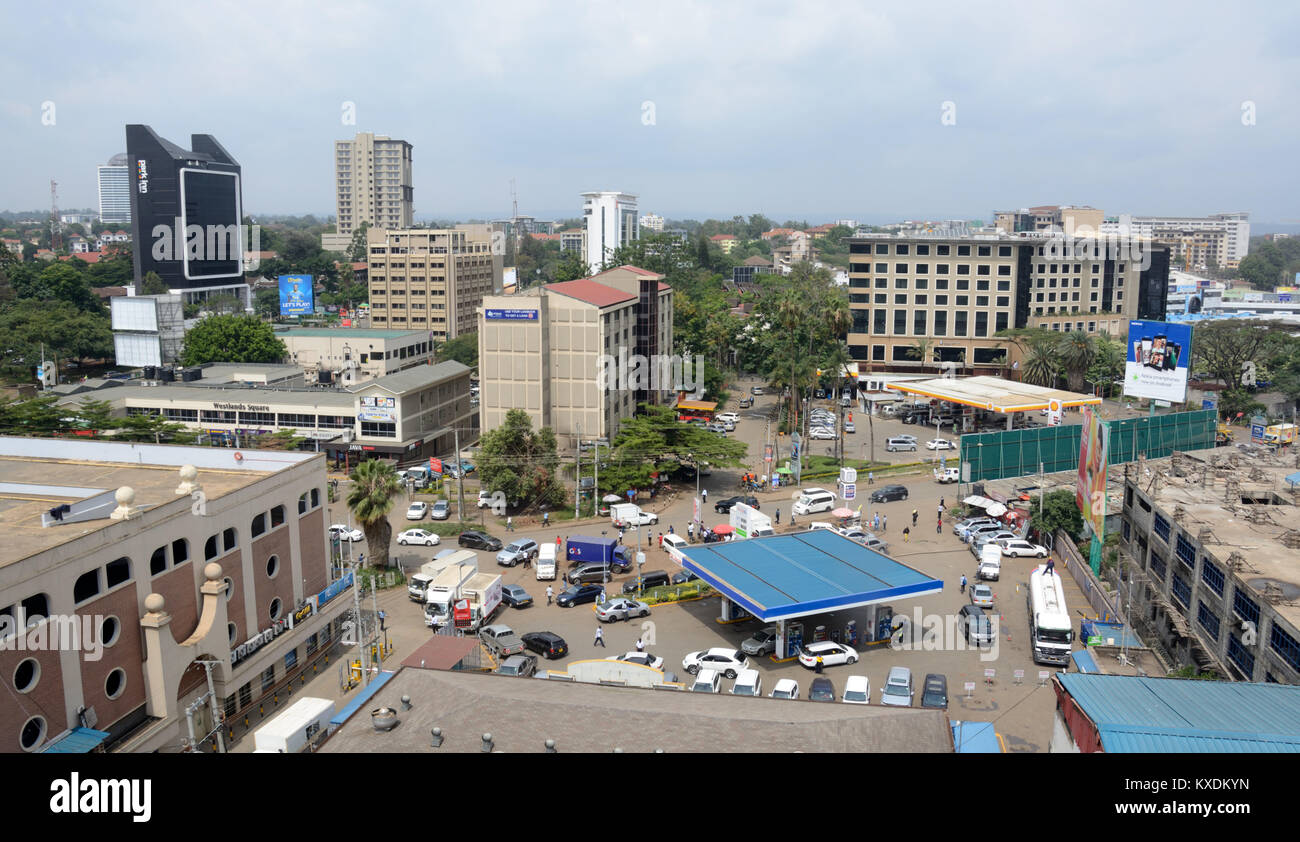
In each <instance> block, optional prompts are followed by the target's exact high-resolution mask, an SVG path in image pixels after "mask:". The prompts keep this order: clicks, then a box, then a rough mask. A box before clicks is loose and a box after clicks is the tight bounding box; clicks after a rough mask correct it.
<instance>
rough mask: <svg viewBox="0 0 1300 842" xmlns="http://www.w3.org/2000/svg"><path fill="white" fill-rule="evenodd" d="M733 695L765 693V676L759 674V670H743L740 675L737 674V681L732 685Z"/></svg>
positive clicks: (758, 694)
mask: <svg viewBox="0 0 1300 842" xmlns="http://www.w3.org/2000/svg"><path fill="white" fill-rule="evenodd" d="M731 695H733V696H761V695H763V677H762V676H760V675H759V674H758V670H741V671H740V675H737V676H736V683H735V684H733V685H731Z"/></svg>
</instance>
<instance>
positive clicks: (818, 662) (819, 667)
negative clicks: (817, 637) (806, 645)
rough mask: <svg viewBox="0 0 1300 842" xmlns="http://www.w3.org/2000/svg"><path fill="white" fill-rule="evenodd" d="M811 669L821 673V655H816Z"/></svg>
mask: <svg viewBox="0 0 1300 842" xmlns="http://www.w3.org/2000/svg"><path fill="white" fill-rule="evenodd" d="M813 670H814V671H815V672H816V673H817V674H818V675H821V674H822V656H821V655H818V656H817V663H816V664H815V665H814V666H813Z"/></svg>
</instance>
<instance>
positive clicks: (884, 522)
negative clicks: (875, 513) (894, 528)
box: [880, 515, 889, 532]
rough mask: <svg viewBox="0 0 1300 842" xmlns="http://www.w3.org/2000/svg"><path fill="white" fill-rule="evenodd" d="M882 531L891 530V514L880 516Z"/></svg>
mask: <svg viewBox="0 0 1300 842" xmlns="http://www.w3.org/2000/svg"><path fill="white" fill-rule="evenodd" d="M880 531H881V532H888V531H889V515H881V516H880Z"/></svg>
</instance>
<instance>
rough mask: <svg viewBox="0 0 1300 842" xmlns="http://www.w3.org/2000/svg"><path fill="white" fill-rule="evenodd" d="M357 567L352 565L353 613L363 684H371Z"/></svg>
mask: <svg viewBox="0 0 1300 842" xmlns="http://www.w3.org/2000/svg"><path fill="white" fill-rule="evenodd" d="M358 574H359V571H358V569H357V565H356V564H355V563H354V564H353V565H352V613H353V614H354V615H355V616H356V618H357V620H356V622H357V629H356V630H357V651H358V652H359V653H360V654H361V682H362V684H366V685H369V684H370V663H369V659H368V658H367V657H366V644H365V642H364V641H363V640H362V639H361V576H360V575H358Z"/></svg>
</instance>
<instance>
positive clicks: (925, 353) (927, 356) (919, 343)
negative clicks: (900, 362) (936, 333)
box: [907, 336, 934, 368]
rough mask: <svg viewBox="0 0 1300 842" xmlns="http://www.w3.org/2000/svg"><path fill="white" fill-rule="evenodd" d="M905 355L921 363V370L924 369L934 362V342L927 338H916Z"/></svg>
mask: <svg viewBox="0 0 1300 842" xmlns="http://www.w3.org/2000/svg"><path fill="white" fill-rule="evenodd" d="M907 353H908V354H909V355H910V356H911V357H912V359H916V360H920V361H921V368H925V366H926V365H928V364H929V363H932V362H934V342H933V341H932V340H930V339H928V338H927V337H924V336H918V337H917V338H916V341H915V342H913V343H912V347H910V348H908V349H907Z"/></svg>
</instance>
